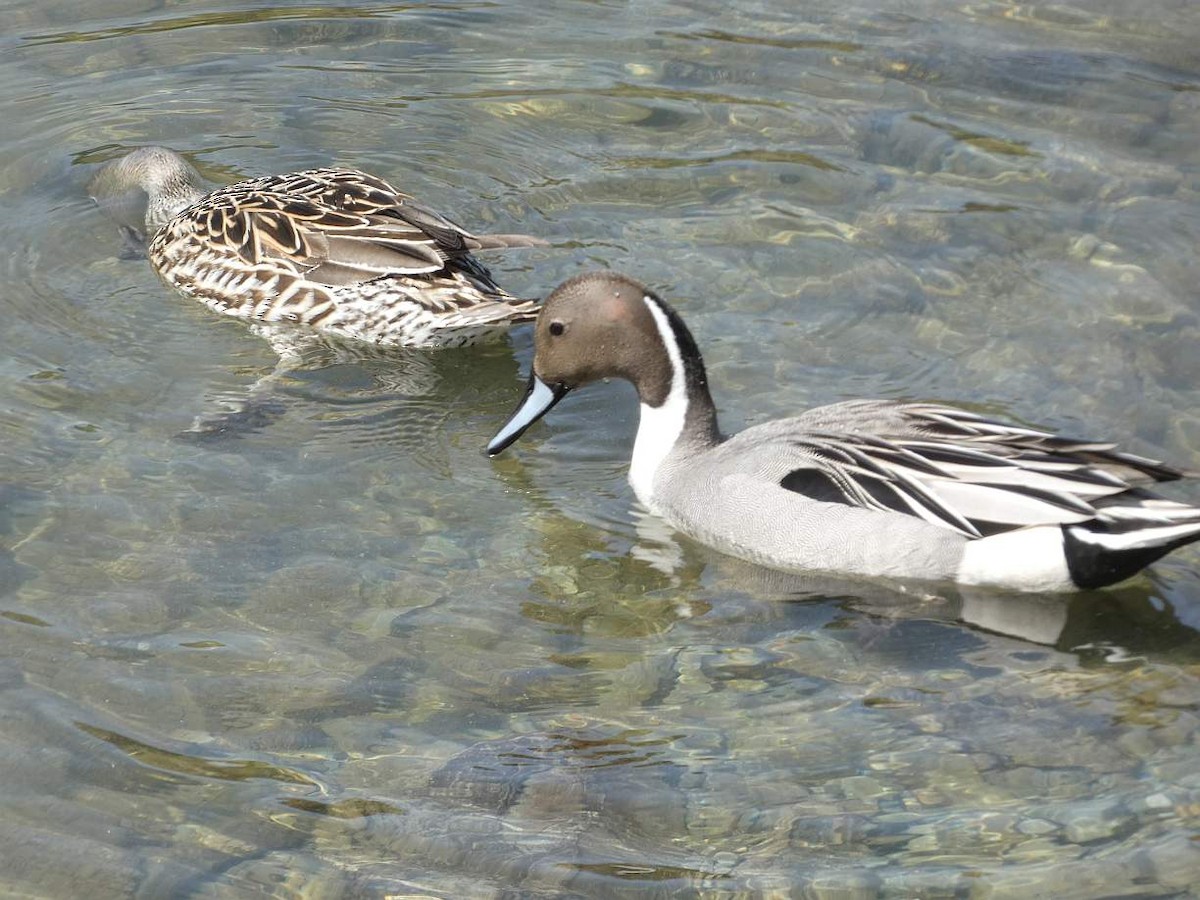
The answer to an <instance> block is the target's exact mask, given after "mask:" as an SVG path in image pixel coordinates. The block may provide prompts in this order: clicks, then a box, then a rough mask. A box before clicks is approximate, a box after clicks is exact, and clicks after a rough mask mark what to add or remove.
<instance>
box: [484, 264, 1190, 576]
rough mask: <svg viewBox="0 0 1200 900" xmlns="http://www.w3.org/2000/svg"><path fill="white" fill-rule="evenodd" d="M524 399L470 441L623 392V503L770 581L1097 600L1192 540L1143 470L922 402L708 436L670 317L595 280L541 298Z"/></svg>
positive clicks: (610, 278) (691, 361)
mask: <svg viewBox="0 0 1200 900" xmlns="http://www.w3.org/2000/svg"><path fill="white" fill-rule="evenodd" d="M534 346H535V350H534V359H533V370H532V372H531V375H530V379H529V388H528V391H527V392H526V395H525V398H524V400H523V401H522V403H521V404H520V406H519V407H518V408H517V409H516V411H515V412H514V413H513V415H512V416H511V417H510V419H509V420H508V422H507V423H506V424H505V425H504V427H503V428H501V429H500V431H499V433H497V435H496V436H495V437H494V438H493V439H492V441H491V443H490V444H488V448H487V451H488V453H489V454H490V455H493V456H494V455H495V454H497V453H500V452H501V451H502V450H504V449H505V448H506V447H508V446H509V445H510V444H512V443H513V442H514V441H515V440H517V438H519V437H520V436H521V434H522V433H523V432H524V431H525V430H526V429H527V428H529V426H530V425H532V424H533V423H534V422H536V421H537V420H538V419H540V418H541V417H542V416H543V415H545V413H546V412H547V411H549V410H550V409H551V407H553V406H554V405H555V404H556V403H558V402H559V401H560V400H561V399H562V398H563V397H565V396H566V395H567V393H568V392H569V391H571V390H572V389H574V388H576V387H578V386H580V385H583V384H587V383H588V382H591V381H596V380H597V379H601V378H609V377H612V378H623V379H625V380H627V381H630V382H632V383H633V385H634V387H635V388H636V389H637V393H638V397H639V399H640V401H641V418H640V423H639V425H638V432H637V438H636V441H635V443H634V448H633V460H632V462H631V465H630V469H629V481H630V483H631V484H632V486H633V490H634V493H635V494H636V495H637V497H638V499H639V500H640V501H641V502H642V503H643V504H644V505H645V506H646V507H647V508H648V509H649V510H650V511H651V512H652V513H655V514H657V515H659V516H661V517H662V518H664V519H665V520H666V521H667V522H668V523H669V524H670V525H672V526H673V527H675V528H676V529H678V530H679V531H681V532H683V533H684V534H687V535H689V536H690V537H692V538H694V539H696V540H698V541H700V542H702V543H705V544H709V545H710V546H713V547H715V548H717V549H719V550H721V551H723V552H726V553H729V554H731V555H734V556H738V557H741V558H743V559H747V560H750V561H752V562H755V563H760V564H764V565H767V566H771V567H774V568H777V569H784V570H788V571H824V572H832V573H838V574H843V575H854V576H866V577H882V578H888V579H919V580H923V581H941V582H946V581H955V582H959V583H963V584H976V585H987V586H992V587H999V588H1004V589H1010V590H1024V591H1065V590H1078V589H1083V588H1098V587H1103V586H1105V585H1109V584H1113V583H1115V582H1118V581H1121V580H1123V579H1125V578H1128V577H1129V576H1131V575H1133V574H1134V573H1136V572H1137V571H1139V570H1140V569H1141V568H1143V567H1144V566H1146V565H1149V564H1150V563H1152V562H1154V561H1155V560H1156V559H1158V558H1159V557H1161V556H1163V555H1164V554H1166V553H1168V552H1169V551H1171V550H1173V549H1175V548H1177V547H1180V546H1182V545H1184V544H1187V543H1189V542H1191V541H1195V540H1197V539H1198V538H1200V509H1198V508H1195V507H1191V506H1187V505H1185V504H1182V503H1177V502H1173V501H1170V500H1166V499H1162V498H1159V497H1156V496H1154V495H1153V494H1151V493H1149V492H1147V491H1145V490H1143V489H1142V488H1140V487H1138V485H1139V484H1142V483H1147V482H1154V481H1171V480H1174V479H1177V478H1180V477H1183V476H1184V475H1185V473H1184V472H1182V471H1181V470H1179V469H1175V468H1172V467H1170V466H1167V465H1164V464H1162V463H1159V462H1155V461H1154V460H1150V459H1145V458H1142V457H1140V456H1134V455H1132V454H1128V453H1121V452H1118V451H1116V450H1114V449H1113V445H1112V444H1109V443H1095V442H1091V441H1078V440H1071V439H1068V438H1063V437H1059V436H1057V435H1055V434H1052V433H1050V432H1048V431H1040V430H1036V429H1032V428H1025V427H1021V426H1016V425H1010V424H1006V423H1004V422H999V421H996V420H993V419H990V418H987V417H985V416H981V415H978V414H976V413H973V412H968V411H966V410H961V409H955V408H953V407H949V406H940V405H936V404H932V403H904V402H894V401H888V400H850V401H846V402H842V403H835V404H833V405H830V406H824V407H820V408H817V409H812V410H810V411H808V412H806V413H804V414H802V415H800V416H797V417H795V418H790V419H780V420H777V421H773V422H767V423H764V424H762V425H757V426H754V427H752V428H748V429H746V430H745V431H743V432H741V433H740V434H736V435H734V436H732V437H723V436H722V435H721V433H720V431H719V430H718V428H717V413H716V409H715V407H714V405H713V401H712V397H711V395H710V394H709V390H708V381H707V378H706V376H705V370H704V362H703V361H702V360H701V358H700V351H699V350H698V349H697V347H696V342H695V341H694V340H693V338H692V335H691V333H690V332H689V331H688V329H687V327H686V326H685V325H684V323H683V320H682V319H680V317H679V315H678V314H677V313H676V312H675V311H674V310H673V309H671V307H670V306H668V305H667V304H666V303H665V302H663V300H662V299H660V298H659V297H658V296H656V295H655V294H654V293H653V292H652V291H649V290H647V289H646V288H645V287H644V286H643V285H641V284H639V283H637V282H636V281H634V280H633V279H631V278H628V277H625V276H623V275H619V274H616V273H611V272H600V273H592V274H586V275H581V276H579V277H576V278H573V279H571V280H570V281H567V282H565V283H564V284H562V285H560V286H559V287H558V288H557V289H555V291H554V292H553V293H552V294H551V295H550V296H549V297H548V298H547V299H546V302H545V305H544V306H543V308H542V310H541V312H540V314H539V315H538V319H537V324H536V325H535V326H534Z"/></svg>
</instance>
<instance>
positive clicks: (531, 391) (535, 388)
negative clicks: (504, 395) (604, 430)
mask: <svg viewBox="0 0 1200 900" xmlns="http://www.w3.org/2000/svg"><path fill="white" fill-rule="evenodd" d="M569 390H570V388H569V387H567V385H565V384H563V383H562V382H559V383H558V384H556V385H554V386H553V387H551V386H550V385H548V384H546V382H544V381H542V379H540V378H538V377H537V376H536V375H532V374H531V375H530V376H529V387H528V388H527V389H526V390H525V397H524V399H523V400H522V401H521V405H520V406H518V407H517V408H516V409H515V410H514V411H513V414H512V415H511V416H509V417H508V421H507V422H505V423H504V426H503V427H502V428H501V429H500V430H499V431H498V432H496V436H495V437H494V438H492V439H491V440H490V441H488V445H487V455H488V456H496V455H497V454H499V453H502V452H503V451H504V450H505V448H507V447H508V446H509V445H510V444H512V443H513V442H514V441H516V439H517V438H519V437H520V436H521V435H523V434H524V433H525V430H526V429H527V428H528V427H529V426H530V425H532V424H533V423H534V422H536V421H537V420H538V419H540V418H541V417H542V416H544V415H545V414H546V413H548V412H550V410H551V409H553V408H554V405H555V404H556V403H558V401H559V400H561V399H562V398H563V397H565V396H567V392H568V391H569Z"/></svg>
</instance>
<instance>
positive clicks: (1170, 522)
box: [1062, 491, 1200, 588]
mask: <svg viewBox="0 0 1200 900" xmlns="http://www.w3.org/2000/svg"><path fill="white" fill-rule="evenodd" d="M1096 506H1097V507H1098V508H1099V509H1098V512H1099V515H1098V516H1097V517H1096V518H1094V519H1089V520H1088V521H1086V522H1078V523H1075V524H1070V525H1063V526H1062V531H1063V544H1064V546H1063V550H1064V552H1065V554H1066V558H1067V569H1068V570H1069V571H1070V574H1071V580H1072V581H1073V582H1075V584H1076V585H1078V586H1079V587H1081V588H1100V587H1105V586H1106V585H1110V584H1116V583H1117V582H1118V581H1123V580H1124V579H1126V578H1129V577H1130V576H1132V575H1134V574H1136V573H1137V572H1138V571H1139V570H1141V569H1143V568H1145V567H1146V566H1148V565H1150V564H1151V563H1152V562H1154V561H1156V560H1158V559H1160V558H1161V557H1163V556H1166V555H1167V554H1168V553H1170V552H1171V551H1172V550H1175V549H1177V548H1179V547H1182V546H1184V545H1185V544H1190V543H1192V542H1193V541H1196V540H1200V509H1198V508H1196V507H1194V506H1187V505H1186V504H1183V503H1176V502H1174V501H1171V500H1164V499H1162V498H1160V497H1155V496H1153V495H1151V494H1148V493H1145V492H1136V491H1131V492H1127V493H1125V494H1121V495H1118V496H1117V497H1114V498H1112V500H1111V501H1110V502H1109V503H1107V504H1106V503H1103V502H1100V503H1097V504H1096Z"/></svg>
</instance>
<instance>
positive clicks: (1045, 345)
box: [0, 0, 1200, 898]
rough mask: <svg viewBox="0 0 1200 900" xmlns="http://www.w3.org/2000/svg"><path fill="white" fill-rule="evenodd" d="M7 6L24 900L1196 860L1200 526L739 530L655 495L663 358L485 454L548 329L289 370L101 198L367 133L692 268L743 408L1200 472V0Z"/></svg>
mask: <svg viewBox="0 0 1200 900" xmlns="http://www.w3.org/2000/svg"><path fill="white" fill-rule="evenodd" d="M0 8H2V9H3V12H4V19H5V23H6V27H5V29H4V35H3V36H2V37H0V50H2V52H0V74H3V76H4V77H3V84H4V85H5V87H4V91H5V93H6V95H7V97H6V99H7V101H8V106H7V108H8V109H9V114H8V115H7V116H5V117H4V119H3V123H2V124H0V152H2V154H3V158H4V165H3V167H2V168H0V195H2V197H3V207H4V209H5V211H6V215H4V216H3V217H0V236H2V239H3V246H4V248H5V252H4V254H3V260H2V264H0V302H2V303H3V305H4V328H3V329H2V331H0V344H2V345H3V352H2V353H0V367H2V368H3V374H4V378H3V379H0V391H3V395H4V396H3V399H2V402H0V429H2V430H3V434H4V440H3V442H2V443H0V718H2V719H3V728H0V813H2V815H0V893H4V894H13V895H20V896H29V897H75V896H79V895H80V894H81V893H82V892H84V891H85V890H86V893H87V894H88V895H89V896H93V897H96V898H102V897H126V896H139V897H158V896H179V897H235V896H274V897H322V898H331V897H362V896H368V897H372V896H378V897H383V896H439V897H448V898H449V897H453V898H463V897H613V896H661V897H667V896H671V897H680V896H684V897H686V896H695V897H751V896H770V897H784V896H805V897H822V898H824V897H830V898H832V897H839V898H841V897H851V896H853V897H876V896H879V897H897V898H899V897H913V896H924V897H950V896H972V897H974V896H980V897H982V896H992V897H1001V896H1004V897H1034V896H1044V897H1051V896H1052V897H1058V898H1074V897H1078V898H1085V897H1094V896H1098V895H1104V896H1146V897H1175V896H1186V895H1190V893H1194V892H1195V891H1197V889H1198V888H1200V877H1198V875H1197V873H1198V872H1200V755H1198V751H1197V747H1200V636H1198V629H1200V550H1197V549H1196V548H1195V547H1193V548H1189V549H1186V550H1184V551H1181V552H1179V553H1176V554H1174V555H1173V556H1172V557H1171V558H1169V559H1168V560H1165V561H1164V562H1162V563H1161V564H1159V565H1158V566H1156V567H1154V569H1153V570H1152V571H1151V572H1150V573H1149V574H1148V575H1146V576H1143V577H1141V578H1139V579H1137V580H1135V581H1133V582H1131V583H1129V584H1127V585H1124V586H1122V587H1120V588H1119V589H1116V590H1111V591H1107V592H1103V593H1093V594H1084V595H1080V596H1078V597H1070V598H1055V597H1006V596H996V595H987V594H971V593H961V594H960V593H955V592H938V593H930V594H928V595H925V594H921V593H919V592H904V591H900V590H896V589H893V588H888V587H886V586H875V585H863V584H855V583H843V582H837V581H832V580H818V579H790V580H785V579H782V578H780V577H777V576H775V575H773V574H772V573H767V572H762V571H759V570H753V569H750V568H748V567H745V566H742V565H740V564H737V563H735V562H732V561H730V560H727V559H723V558H721V557H719V556H717V555H715V554H712V553H709V552H707V551H706V550H704V549H703V548H700V547H697V546H695V545H694V544H691V543H689V542H686V541H684V540H682V539H680V538H679V537H678V536H677V535H673V534H672V533H671V532H669V531H668V530H665V529H664V528H662V527H661V525H659V524H658V523H656V522H655V521H654V520H653V519H649V518H647V517H645V516H644V515H642V514H640V513H639V512H638V511H637V509H636V508H635V503H634V500H633V497H632V494H631V491H630V489H629V487H628V486H627V485H626V483H625V460H626V459H627V456H628V452H629V449H630V444H631V438H632V432H633V429H634V426H635V415H636V405H635V404H634V403H633V398H632V396H631V394H630V392H629V390H628V389H627V388H626V387H624V386H622V385H615V384H614V385H608V386H597V387H593V388H591V389H589V390H587V391H582V392H580V393H579V394H578V395H577V396H574V397H572V400H571V402H569V403H566V404H564V405H563V406H562V407H561V408H560V409H559V410H556V412H555V414H554V415H553V416H552V417H551V418H550V420H549V421H548V422H546V423H545V424H544V425H539V426H538V427H537V428H536V429H534V430H533V431H531V432H530V434H529V435H528V436H527V438H526V439H525V440H524V441H523V442H522V444H521V445H520V446H519V447H518V448H516V450H515V452H511V453H509V454H507V455H506V456H504V457H502V458H501V459H499V460H496V461H488V460H486V459H485V458H483V457H482V455H481V448H482V446H483V444H484V442H485V441H486V439H487V438H488V437H489V436H490V435H491V433H492V432H493V431H494V429H495V428H496V426H497V425H498V424H499V423H500V422H501V421H502V420H503V418H504V416H505V415H506V414H507V412H508V411H509V410H510V409H511V407H512V405H513V404H514V403H515V402H516V400H517V398H518V395H519V393H520V390H521V378H522V373H523V372H524V371H525V370H526V367H527V366H528V362H529V355H530V336H529V333H528V329H519V330H517V331H516V332H514V333H513V335H512V336H511V337H510V339H508V340H507V341H503V342H500V343H496V344H492V345H489V346H484V347H477V348H471V349H466V350H461V351H452V352H443V353H427V352H417V353H399V352H396V353H343V352H334V351H329V352H328V353H324V354H323V353H321V352H314V354H312V355H310V356H309V357H307V358H306V359H305V364H304V365H303V366H302V367H300V368H298V369H295V368H293V369H287V370H284V369H279V368H277V367H276V357H275V354H274V353H273V351H272V349H271V347H270V345H269V344H268V343H267V342H265V341H264V340H262V339H261V338H260V337H259V336H257V335H255V334H253V333H251V332H250V331H249V330H247V329H246V328H245V327H243V326H242V325H240V324H239V323H237V322H232V321H224V320H219V319H218V318H216V317H214V316H213V315H212V314H211V313H209V312H208V311H207V310H206V309H204V308H203V307H201V306H200V305H199V304H194V303H189V302H187V301H184V300H182V299H180V298H178V297H176V296H174V295H172V294H171V293H170V292H169V291H168V290H166V289H165V288H164V287H163V286H161V285H160V284H159V283H158V281H157V280H156V278H155V277H154V275H153V274H152V273H151V272H150V271H149V269H148V267H147V265H146V264H145V263H144V262H139V261H136V260H134V261H131V260H126V259H121V258H119V250H120V244H119V241H118V236H117V234H116V231H115V229H114V228H113V226H112V223H110V222H108V221H106V220H105V219H104V218H103V216H101V214H100V213H99V211H97V210H95V209H94V208H93V207H92V206H91V205H90V203H89V202H88V200H87V197H86V192H85V190H84V185H85V184H86V182H87V179H88V176H89V174H90V173H91V172H92V171H94V167H95V165H96V164H97V163H99V162H102V161H104V160H106V159H110V158H112V157H115V156H117V155H120V154H121V153H123V152H125V151H126V150H128V149H129V148H131V147H136V146H141V145H144V144H148V143H163V144H167V145H169V146H171V147H174V148H175V149H177V150H180V151H182V152H185V153H187V154H188V155H189V157H190V158H191V159H192V160H193V161H194V163H195V164H196V165H197V166H198V168H199V169H200V170H201V171H202V172H203V173H204V175H205V176H206V177H208V178H210V179H211V180H212V181H213V182H214V183H224V182H229V181H232V180H234V179H236V178H239V177H248V176H252V175H260V174H265V173H269V172H279V171H285V170H288V169H292V168H300V167H309V166H317V165H326V164H341V165H353V166H358V167H362V168H365V169H368V170H371V171H375V172H378V173H380V174H381V175H384V176H385V177H388V178H390V179H392V180H393V181H395V182H396V183H397V184H398V185H400V186H401V187H402V189H404V190H407V191H409V192H411V193H413V194H415V195H416V196H418V197H420V198H421V199H423V200H424V201H426V202H427V203H429V204H431V205H433V206H435V207H437V208H439V209H442V210H444V211H445V212H447V213H448V214H450V215H451V216H452V217H454V218H456V219H459V220H461V221H462V222H464V223H465V224H467V225H468V226H469V227H472V228H474V229H476V230H480V231H488V230H491V231H503V232H512V231H522V232H529V233H533V234H537V235H540V236H542V237H544V238H546V239H547V240H548V241H549V242H550V246H548V247H546V248H538V249H534V250H528V251H522V252H512V253H507V254H499V255H496V256H493V257H492V258H491V264H492V265H493V266H494V268H495V271H496V273H497V276H498V277H499V278H500V280H501V281H502V282H503V283H504V284H505V285H506V286H507V287H509V288H510V289H511V290H512V291H513V292H514V293H517V294H521V295H525V296H537V295H540V294H542V293H544V292H545V291H546V290H548V289H549V288H550V287H552V286H553V285H554V284H555V283H557V282H558V281H559V280H561V279H562V278H565V277H567V276H569V275H571V274H573V273H575V272H578V271H580V270H581V269H583V268H586V267H593V266H597V265H607V266H614V267H617V268H620V269H624V270H627V271H629V272H630V273H632V274H634V275H636V276H637V277H639V278H641V279H643V280H645V281H647V282H648V283H650V284H652V285H654V286H655V287H657V288H659V289H660V290H661V291H662V292H663V293H664V294H665V295H666V296H667V297H668V298H670V299H671V300H672V301H673V302H675V303H676V304H677V306H678V307H679V309H680V310H681V311H682V313H683V314H684V315H685V317H686V318H687V320H688V322H689V324H691V326H692V328H693V330H694V331H695V333H696V336H697V339H698V340H699V342H700V344H701V346H702V347H703V348H704V350H705V354H706V359H707V361H708V363H709V368H710V376H711V381H712V383H713V385H714V389H715V393H716V396H717V401H718V403H719V404H720V406H721V408H722V414H723V420H724V425H725V427H726V428H727V429H730V430H733V429H736V428H740V427H742V426H744V425H746V424H750V423H754V422H759V421H762V420H764V419H766V418H768V417H771V416H777V415H784V414H788V413H792V412H796V411H799V410H801V409H803V408H805V407H808V406H811V405H816V404H819V403H826V402H831V401H835V400H839V399H844V398H849V397H857V396H883V397H895V398H925V399H934V400H942V401H952V402H957V403H962V404H965V405H967V406H969V407H971V408H975V409H980V410H985V411H987V412H991V413H996V414H1001V415H1006V416H1012V417H1015V418H1017V419H1019V420H1023V421H1028V422H1036V423H1044V424H1048V425H1051V426H1054V427H1056V428H1059V429H1062V430H1064V431H1067V432H1072V433H1076V434H1087V435H1093V434H1094V435H1097V436H1107V437H1112V438H1113V439H1116V440H1119V441H1120V442H1122V443H1123V444H1124V445H1126V446H1128V447H1129V448H1130V449H1132V450H1134V451H1136V452H1141V453H1145V454H1147V455H1151V456H1156V457H1160V458H1167V459H1170V460H1173V461H1175V462H1178V463H1179V464H1182V465H1185V466H1190V467H1192V468H1200V414H1198V412H1197V410H1200V353H1197V346H1200V294H1198V293H1197V285H1198V284H1200V254H1198V253H1197V247H1198V246H1200V49H1198V48H1200V5H1197V4H1196V3H1194V2H1192V0H1150V2H1146V3H1141V4H1130V3H1123V2H1117V0H1090V2H1087V3H1080V4H1075V5H1067V4H1029V3H1016V2H1009V0H971V2H949V0H900V2H886V3H884V2H879V0H874V2H865V0H850V2H838V3H834V2H829V0H815V2H810V3H804V4H780V3H767V2H765V0H748V2H736V3H715V2H707V0H682V2H673V3H668V2H659V0H651V2H645V3H620V2H608V0H603V2H577V3H566V2H554V3H550V4H529V3H517V2H509V0H500V2H444V3H435V4H426V3H420V4H417V3H414V4H371V3H357V4H351V3H343V2H335V3H325V4H313V3H290V2H285V3H274V4H261V3H260V4H257V5H256V4H253V3H250V4H247V3H233V2H225V0H218V2H210V0H204V2H194V3H189V4H184V5H179V4H161V3H157V2H151V0H106V2H105V3H103V4H82V5H81V4H79V3H68V2H65V0H44V2H39V3H32V2H25V0H0ZM214 422H215V423H219V424H220V426H221V427H217V428H213V427H212V425H213V423H214ZM226 426H228V427H226ZM1178 496H1180V497H1183V498H1186V499H1189V500H1191V501H1192V502H1200V489H1198V488H1197V487H1196V486H1186V485H1184V486H1181V487H1180V488H1179V489H1178Z"/></svg>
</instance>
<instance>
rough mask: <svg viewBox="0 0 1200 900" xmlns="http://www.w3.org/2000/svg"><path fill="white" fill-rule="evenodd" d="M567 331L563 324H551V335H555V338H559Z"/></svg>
mask: <svg viewBox="0 0 1200 900" xmlns="http://www.w3.org/2000/svg"><path fill="white" fill-rule="evenodd" d="M566 330H567V326H566V325H564V324H563V323H562V322H551V323H550V333H551V334H552V335H554V336H555V337H558V336H559V335H560V334H562V333H563V332H564V331H566Z"/></svg>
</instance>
